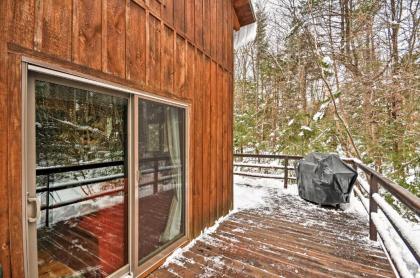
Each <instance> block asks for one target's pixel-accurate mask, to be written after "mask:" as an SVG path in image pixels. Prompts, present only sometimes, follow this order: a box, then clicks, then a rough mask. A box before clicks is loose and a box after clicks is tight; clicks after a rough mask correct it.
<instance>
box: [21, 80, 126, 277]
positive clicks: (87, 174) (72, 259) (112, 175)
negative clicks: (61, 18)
mask: <svg viewBox="0 0 420 278" xmlns="http://www.w3.org/2000/svg"><path fill="white" fill-rule="evenodd" d="M34 86H35V90H34V92H35V137H36V138H35V139H36V143H35V149H36V155H35V160H36V161H35V163H36V182H35V183H36V184H35V189H36V196H37V198H38V200H39V201H40V202H41V217H40V218H39V219H38V221H37V223H36V234H37V236H36V240H37V243H36V245H37V258H38V274H39V277H106V276H108V275H110V274H112V273H113V272H115V271H116V270H118V269H120V268H121V267H123V266H124V265H126V264H127V263H128V229H127V221H128V190H127V189H128V180H127V177H128V175H127V169H128V165H127V117H128V114H127V113H128V112H127V110H128V99H127V98H124V97H119V96H115V95H112V94H105V93H99V92H96V91H91V90H84V89H79V88H75V87H71V86H65V85H61V84H55V83H52V82H47V81H43V80H35V81H34ZM29 97H33V96H29Z"/></svg>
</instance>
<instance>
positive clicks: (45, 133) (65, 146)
mask: <svg viewBox="0 0 420 278" xmlns="http://www.w3.org/2000/svg"><path fill="white" fill-rule="evenodd" d="M127 103H128V102H127V100H126V99H124V98H119V97H114V96H112V95H106V94H102V93H95V92H92V91H87V90H83V89H78V88H72V87H67V86H64V85H59V84H54V83H49V82H45V81H36V163H37V166H38V167H48V166H58V165H63V166H64V165H77V164H82V163H91V162H104V161H115V160H124V147H125V144H126V142H125V141H126V118H127V105H128V104H127ZM121 171H122V170H121V167H112V168H104V169H98V170H97V171H95V170H90V171H81V172H78V173H73V175H76V176H79V177H82V178H89V177H93V176H98V175H104V174H108V175H109V174H115V173H121ZM55 176H57V177H54V178H55V181H57V179H60V180H62V179H68V178H70V177H68V176H64V175H61V176H60V175H55ZM76 176H73V177H72V178H73V179H74V178H77V177H76Z"/></svg>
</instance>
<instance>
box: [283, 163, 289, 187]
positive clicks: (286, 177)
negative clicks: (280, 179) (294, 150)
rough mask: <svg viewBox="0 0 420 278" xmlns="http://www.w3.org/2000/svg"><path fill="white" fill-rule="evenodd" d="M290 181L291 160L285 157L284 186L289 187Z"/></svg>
mask: <svg viewBox="0 0 420 278" xmlns="http://www.w3.org/2000/svg"><path fill="white" fill-rule="evenodd" d="M288 181H289V160H288V159H287V157H286V158H285V159H284V188H287V182H288Z"/></svg>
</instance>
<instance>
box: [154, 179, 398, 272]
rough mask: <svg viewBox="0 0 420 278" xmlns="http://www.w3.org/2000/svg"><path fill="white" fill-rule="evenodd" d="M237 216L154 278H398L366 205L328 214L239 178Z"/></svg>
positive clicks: (269, 184)
mask: <svg viewBox="0 0 420 278" xmlns="http://www.w3.org/2000/svg"><path fill="white" fill-rule="evenodd" d="M234 193H235V200H234V202H235V209H234V211H232V212H231V213H230V214H229V215H227V216H225V217H223V218H221V219H219V221H218V222H217V223H216V224H215V225H214V226H213V227H211V228H209V229H207V230H206V231H205V232H204V233H203V234H202V235H201V236H200V237H198V238H196V239H195V240H193V241H192V242H191V243H190V244H189V245H187V246H186V247H184V248H180V249H178V250H176V251H175V252H174V254H173V255H171V256H170V257H169V258H168V259H167V260H166V262H165V264H164V265H163V266H162V267H161V268H159V269H157V270H156V271H155V272H153V273H152V274H151V275H150V277H279V276H280V277H356V276H357V277H360V276H363V277H395V276H394V274H393V272H392V269H391V266H390V264H389V262H388V260H387V258H386V255H385V254H384V252H383V251H382V249H381V248H380V246H379V245H378V244H377V243H375V242H372V241H370V240H369V239H368V222H367V217H366V214H365V213H364V212H363V211H362V210H363V208H362V207H361V204H360V203H359V202H356V201H355V200H353V201H352V202H351V204H350V206H349V207H348V208H347V209H346V210H345V211H342V210H336V209H328V208H321V207H318V206H316V205H313V204H311V203H308V202H305V201H303V200H302V199H300V198H299V196H298V195H297V190H296V185H290V186H289V189H287V190H284V189H282V188H281V186H280V182H279V181H278V180H267V179H265V180H264V179H251V178H242V177H235V188H234Z"/></svg>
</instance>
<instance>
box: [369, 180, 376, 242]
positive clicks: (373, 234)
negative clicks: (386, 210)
mask: <svg viewBox="0 0 420 278" xmlns="http://www.w3.org/2000/svg"><path fill="white" fill-rule="evenodd" d="M375 193H378V178H377V177H376V176H375V175H374V174H371V177H370V184H369V237H370V239H371V240H374V241H376V240H377V233H378V231H377V230H376V226H375V223H373V220H372V213H376V212H378V204H377V203H376V201H375V200H374V199H373V194H375Z"/></svg>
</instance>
